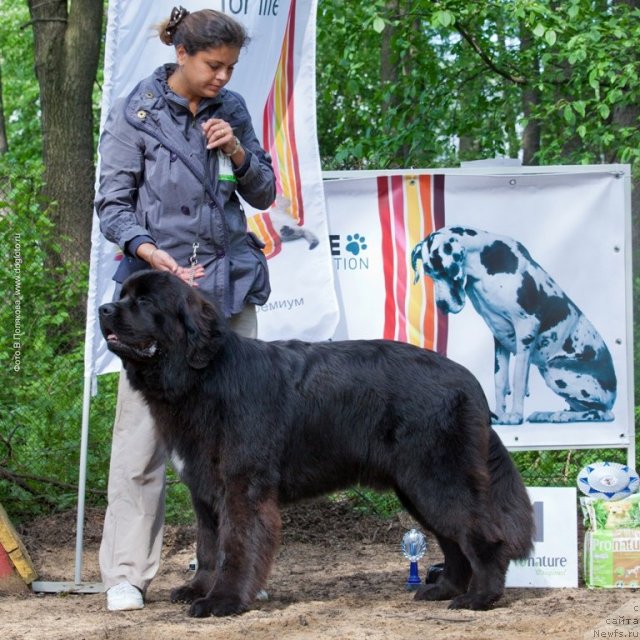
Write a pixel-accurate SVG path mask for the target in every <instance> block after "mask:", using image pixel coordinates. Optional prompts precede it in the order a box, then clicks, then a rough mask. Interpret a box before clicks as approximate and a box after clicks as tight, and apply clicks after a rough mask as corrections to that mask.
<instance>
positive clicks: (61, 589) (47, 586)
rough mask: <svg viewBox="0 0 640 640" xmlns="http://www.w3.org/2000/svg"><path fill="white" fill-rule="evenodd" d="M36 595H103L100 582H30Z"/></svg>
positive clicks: (102, 587) (102, 586)
mask: <svg viewBox="0 0 640 640" xmlns="http://www.w3.org/2000/svg"><path fill="white" fill-rule="evenodd" d="M31 590H32V591H34V592H36V593H104V585H103V584H102V582H39V581H36V582H32V583H31Z"/></svg>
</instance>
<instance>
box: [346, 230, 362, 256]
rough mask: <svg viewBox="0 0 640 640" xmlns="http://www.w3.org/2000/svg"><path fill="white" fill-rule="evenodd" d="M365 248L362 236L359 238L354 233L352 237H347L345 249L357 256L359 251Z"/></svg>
mask: <svg viewBox="0 0 640 640" xmlns="http://www.w3.org/2000/svg"><path fill="white" fill-rule="evenodd" d="M366 248H367V244H366V241H365V238H364V236H361V235H360V234H359V233H354V234H353V235H352V236H351V235H349V236H347V246H346V247H345V249H346V250H347V251H348V252H349V253H351V254H353V255H354V256H357V255H358V254H359V253H360V252H361V251H364V250H365V249H366Z"/></svg>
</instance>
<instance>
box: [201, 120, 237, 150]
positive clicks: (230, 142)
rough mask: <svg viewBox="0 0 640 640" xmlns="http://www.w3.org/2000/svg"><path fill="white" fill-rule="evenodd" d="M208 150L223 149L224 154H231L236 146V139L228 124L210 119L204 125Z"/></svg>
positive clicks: (203, 129)
mask: <svg viewBox="0 0 640 640" xmlns="http://www.w3.org/2000/svg"><path fill="white" fill-rule="evenodd" d="M202 131H203V132H204V137H205V138H206V139H207V149H221V150H222V151H223V153H227V154H228V153H231V152H232V151H233V148H234V147H235V146H236V137H235V135H234V133H233V129H232V128H231V125H230V124H229V123H228V122H225V121H224V120H221V119H220V118H210V119H209V120H207V121H206V122H205V123H203V125H202Z"/></svg>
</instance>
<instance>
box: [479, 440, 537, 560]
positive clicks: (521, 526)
mask: <svg viewBox="0 0 640 640" xmlns="http://www.w3.org/2000/svg"><path fill="white" fill-rule="evenodd" d="M489 474H490V476H491V484H490V487H491V489H490V493H491V502H492V504H493V506H494V508H495V509H496V511H497V516H498V518H499V520H500V523H501V525H502V529H503V535H504V537H505V543H506V545H507V549H508V555H509V558H510V559H512V560H518V559H524V558H527V557H528V556H529V554H530V553H531V550H532V548H533V535H534V529H535V523H534V520H533V508H532V507H531V501H530V500H529V496H528V495H527V490H526V489H525V487H524V483H523V482H522V478H521V477H520V474H519V473H518V470H517V469H516V467H515V465H514V464H513V461H512V460H511V457H510V456H509V452H508V451H507V449H506V447H505V446H504V444H502V440H500V437H499V436H498V434H497V433H496V432H495V431H494V430H493V429H491V435H490V439H489Z"/></svg>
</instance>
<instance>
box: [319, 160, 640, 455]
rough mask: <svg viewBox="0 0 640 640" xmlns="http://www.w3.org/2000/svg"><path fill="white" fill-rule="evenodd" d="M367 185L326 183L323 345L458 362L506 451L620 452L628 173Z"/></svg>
mask: <svg viewBox="0 0 640 640" xmlns="http://www.w3.org/2000/svg"><path fill="white" fill-rule="evenodd" d="M363 173H364V176H363V177H355V178H352V177H351V176H354V175H357V174H358V172H355V173H343V174H339V173H335V174H325V177H327V176H329V177H336V178H338V177H339V176H342V177H344V178H345V179H332V180H327V181H325V197H326V200H327V208H328V215H329V228H330V234H331V235H330V242H331V249H332V257H333V263H334V271H335V276H336V287H337V292H338V299H339V304H340V309H341V319H340V322H339V325H338V328H337V330H336V334H335V336H334V338H335V339H346V338H351V339H353V338H389V339H395V340H401V341H406V342H411V343H413V344H418V345H421V346H424V347H427V348H431V349H435V350H438V351H439V352H441V353H443V354H446V355H448V356H449V357H450V358H452V359H453V360H456V361H458V362H460V363H462V364H463V365H465V366H466V367H467V368H468V369H469V370H470V371H472V372H473V373H474V374H475V375H476V377H477V378H478V379H479V380H480V382H481V384H482V386H483V388H484V391H485V394H486V396H487V398H488V400H489V404H490V406H491V410H492V412H494V414H496V417H497V418H498V420H497V422H501V424H496V426H495V428H496V431H497V432H498V433H499V435H500V437H501V438H502V440H503V441H504V443H505V444H506V445H507V446H508V447H509V448H511V449H518V448H522V449H539V448H574V447H593V448H600V447H625V446H628V445H629V444H630V442H632V439H633V430H634V420H633V371H632V362H633V360H632V344H633V342H632V340H633V333H632V322H631V244H630V242H631V234H630V219H631V216H630V199H629V193H630V178H629V167H628V166H627V165H624V166H618V165H616V166H602V165H600V166H597V167H596V166H594V167H546V168H540V167H537V168H532V167H527V168H524V167H523V168H521V169H513V168H510V169H504V170H496V169H494V170H491V169H476V170H471V169H460V170H442V171H440V172H437V171H422V172H419V174H411V173H409V172H401V171H398V172H388V173H376V174H374V175H371V174H373V172H363ZM438 230H440V232H438ZM465 230H466V231H465ZM432 234H433V235H432ZM414 267H415V268H414ZM465 303H466V304H465ZM459 304H462V308H461V309H459V310H457V309H454V307H456V305H459ZM438 305H440V307H441V308H440V309H439V308H438ZM447 305H448V308H449V313H447V312H445V311H443V308H442V307H444V306H447ZM454 310H456V311H458V312H456V313H454V312H453V311H454ZM496 343H499V344H501V345H503V347H502V352H501V353H499V350H498V349H496V348H495V344H496ZM523 350H524V351H526V352H528V353H527V354H525V355H526V358H524V359H523V357H522V354H521V353H520V352H521V351H523ZM509 351H511V353H508V352H509ZM507 355H509V356H510V357H509V362H508V364H507V363H506V356H507ZM496 363H498V365H501V366H496ZM527 364H528V368H527ZM519 368H520V369H519ZM505 371H506V372H508V378H507V376H506V374H505V375H502V372H505ZM497 388H498V389H500V390H501V393H502V394H506V395H505V399H504V404H505V405H506V411H501V410H500V407H499V406H498V405H499V404H501V401H499V399H498V394H497V392H496V389H497ZM518 402H519V403H520V404H521V408H520V414H521V418H520V420H519V421H518V420H517V414H518V410H517V406H516V404H517V403H518ZM514 403H516V404H514ZM512 407H515V408H514V409H512ZM501 415H502V418H501V419H500V416H501Z"/></svg>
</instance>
